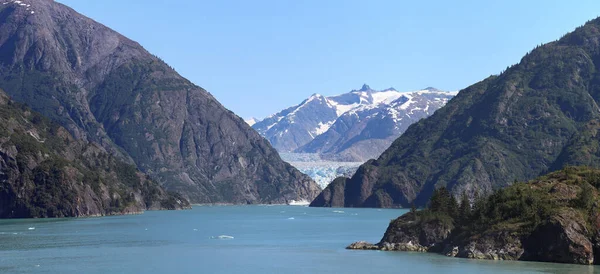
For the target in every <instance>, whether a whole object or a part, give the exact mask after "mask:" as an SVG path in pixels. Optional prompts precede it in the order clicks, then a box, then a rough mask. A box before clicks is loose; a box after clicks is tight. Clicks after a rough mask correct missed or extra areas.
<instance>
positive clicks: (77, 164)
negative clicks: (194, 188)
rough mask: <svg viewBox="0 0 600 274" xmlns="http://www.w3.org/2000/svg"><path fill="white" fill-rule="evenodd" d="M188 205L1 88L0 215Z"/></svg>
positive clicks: (61, 214) (86, 213)
mask: <svg viewBox="0 0 600 274" xmlns="http://www.w3.org/2000/svg"><path fill="white" fill-rule="evenodd" d="M185 207H189V203H188V202H187V200H185V199H183V198H182V197H180V196H179V195H173V194H168V193H166V192H165V191H164V190H163V189H162V188H161V187H160V186H159V185H158V184H156V183H155V182H153V181H151V180H150V179H149V178H148V177H147V176H146V175H144V174H143V173H141V172H139V171H137V169H136V168H135V167H133V166H131V165H129V164H126V163H124V162H122V161H120V160H119V159H116V158H115V157H113V156H110V155H109V154H108V153H107V152H106V151H105V150H104V149H103V148H102V147H100V146H98V145H96V144H94V143H87V142H84V141H81V140H76V139H74V138H73V137H72V136H71V134H70V133H69V132H68V131H67V130H66V129H64V128H63V127H59V126H57V125H56V124H54V123H52V122H50V121H49V120H48V119H47V118H45V117H43V116H41V115H40V114H38V113H36V112H33V111H31V110H30V109H29V108H28V107H26V106H24V105H21V104H18V103H15V102H13V101H11V100H9V99H8V97H7V96H6V94H5V93H4V92H3V91H1V90H0V218H31V217H35V218H37V217H77V216H101V215H111V214H128V213H141V212H142V211H144V210H152V209H182V208H185Z"/></svg>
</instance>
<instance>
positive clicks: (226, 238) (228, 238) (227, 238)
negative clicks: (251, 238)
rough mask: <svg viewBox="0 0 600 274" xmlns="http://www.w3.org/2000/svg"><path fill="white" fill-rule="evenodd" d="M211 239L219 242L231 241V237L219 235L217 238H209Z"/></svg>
mask: <svg viewBox="0 0 600 274" xmlns="http://www.w3.org/2000/svg"><path fill="white" fill-rule="evenodd" d="M210 238H211V239H219V240H231V239H233V236H229V235H219V236H216V237H215V236H213V237H210Z"/></svg>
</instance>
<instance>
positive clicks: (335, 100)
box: [252, 85, 456, 161]
mask: <svg viewBox="0 0 600 274" xmlns="http://www.w3.org/2000/svg"><path fill="white" fill-rule="evenodd" d="M455 94H456V93H455V92H444V91H440V90H437V89H434V88H426V89H424V90H419V91H413V92H399V91H397V90H395V89H393V88H389V89H386V90H382V91H376V90H373V89H371V88H370V87H369V86H368V85H363V87H362V88H361V89H359V90H352V91H350V92H348V93H344V94H341V95H336V96H329V97H325V96H322V95H319V94H313V95H312V96H310V97H309V98H308V99H306V100H304V101H303V102H302V103H300V104H299V105H297V106H294V107H290V108H287V109H285V110H283V111H281V112H279V113H276V114H273V115H271V116H269V117H267V118H265V119H264V120H262V121H260V122H258V123H256V124H254V125H253V126H252V127H253V128H254V129H256V130H257V131H258V132H259V133H260V134H261V135H263V136H264V137H266V138H267V139H268V140H269V141H270V142H271V144H272V145H273V146H274V147H275V148H276V149H277V150H279V151H280V152H305V153H319V154H322V155H324V157H326V158H328V159H333V160H342V161H365V160H367V159H369V158H375V157H377V156H379V154H380V153H381V152H383V150H384V149H386V148H387V147H388V146H389V145H390V144H391V143H392V141H393V140H394V139H396V138H397V137H399V136H400V134H402V132H404V130H406V128H408V126H409V125H410V124H412V123H414V122H416V121H418V120H419V119H421V118H425V117H427V116H429V115H431V114H433V112H435V111H436V110H437V109H438V108H440V107H442V106H443V105H445V104H446V103H447V102H448V100H450V99H451V98H452V97H453V96H454V95H455Z"/></svg>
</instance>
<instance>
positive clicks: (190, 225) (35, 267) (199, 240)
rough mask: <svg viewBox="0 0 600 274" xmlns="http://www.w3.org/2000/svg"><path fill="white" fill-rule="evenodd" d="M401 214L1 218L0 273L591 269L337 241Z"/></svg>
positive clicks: (221, 212) (201, 212)
mask: <svg viewBox="0 0 600 274" xmlns="http://www.w3.org/2000/svg"><path fill="white" fill-rule="evenodd" d="M403 212H405V211H403V210H391V209H387V210H377V209H331V208H307V207H294V206H197V207H194V208H193V209H192V210H186V211H154V212H146V213H145V214H143V215H134V216H115V217H104V218H81V219H54V220H3V221H0V273H286V274H288V273H378V274H381V273H445V274H446V273H460V274H470V273H594V272H595V271H596V272H597V273H600V269H598V268H596V267H590V266H579V265H561V264H547V263H531V262H494V261H477V260H467V259H456V258H447V257H444V256H441V255H435V254H421V253H408V252H380V251H352V250H345V249H344V247H345V246H347V245H348V244H349V243H351V242H354V241H357V240H366V241H371V242H377V241H378V240H379V239H380V238H381V236H382V234H383V232H384V231H385V228H386V227H387V224H388V223H389V221H390V220H391V219H393V218H395V217H397V216H398V215H400V214H402V213H403ZM220 235H227V236H232V237H233V239H220V238H219V237H218V236H220ZM221 238H228V237H221Z"/></svg>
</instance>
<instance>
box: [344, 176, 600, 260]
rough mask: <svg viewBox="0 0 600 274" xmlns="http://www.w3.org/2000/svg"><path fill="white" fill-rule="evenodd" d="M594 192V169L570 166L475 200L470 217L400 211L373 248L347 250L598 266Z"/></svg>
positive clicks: (599, 227) (599, 224)
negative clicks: (413, 252)
mask: <svg viewBox="0 0 600 274" xmlns="http://www.w3.org/2000/svg"><path fill="white" fill-rule="evenodd" d="M599 189H600V170H594V169H588V168H581V167H580V168H571V167H570V168H566V169H564V170H562V171H557V172H553V173H550V174H548V175H545V176H542V177H540V178H538V179H536V180H534V181H531V182H529V183H528V184H525V183H518V184H515V185H513V186H510V187H508V188H507V189H504V190H499V191H497V192H495V193H494V194H493V195H491V196H490V197H488V198H480V199H478V200H477V201H475V202H474V206H473V208H472V210H473V212H470V210H464V211H463V213H459V212H456V211H445V209H444V208H442V210H436V211H434V210H433V209H431V208H428V209H425V210H422V211H417V212H410V213H406V214H404V215H402V216H400V217H399V218H397V219H396V220H393V221H392V222H391V223H390V225H389V226H388V228H387V230H386V232H385V234H384V236H383V238H382V239H381V241H380V242H379V243H377V244H370V243H366V242H356V243H353V244H351V245H350V246H348V247H347V248H348V249H363V250H385V251H390V250H391V251H420V252H434V253H439V254H443V255H445V256H449V257H459V258H469V259H487V260H525V261H542V262H556V263H570V264H584V265H590V264H600V260H598V258H599V257H600V249H599V248H598V246H600V242H599V241H598V240H599V238H598V235H600V213H599V206H600V199H599V197H600V195H599V194H600V191H599ZM434 196H435V195H434ZM438 201H439V200H438ZM465 203H466V204H468V203H469V202H468V200H467V201H466V202H465ZM463 209H464V208H463Z"/></svg>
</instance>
